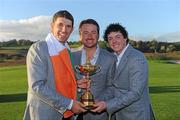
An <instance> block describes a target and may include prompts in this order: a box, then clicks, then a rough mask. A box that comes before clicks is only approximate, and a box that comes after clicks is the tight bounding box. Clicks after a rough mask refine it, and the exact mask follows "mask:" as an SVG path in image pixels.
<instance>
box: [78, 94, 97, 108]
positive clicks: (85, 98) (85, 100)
mask: <svg viewBox="0 0 180 120" xmlns="http://www.w3.org/2000/svg"><path fill="white" fill-rule="evenodd" d="M81 103H82V104H83V105H84V106H85V107H84V108H85V109H86V110H92V109H94V108H95V107H94V99H93V95H92V93H91V92H90V91H86V92H84V94H83V95H82V96H81Z"/></svg>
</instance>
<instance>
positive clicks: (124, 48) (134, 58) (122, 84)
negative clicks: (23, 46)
mask: <svg viewBox="0 0 180 120" xmlns="http://www.w3.org/2000/svg"><path fill="white" fill-rule="evenodd" d="M104 39H105V40H106V41H107V42H108V44H109V46H110V48H111V49H112V50H113V51H114V54H115V55H116V57H117V62H116V71H115V75H114V78H113V79H111V81H110V82H109V83H110V85H109V87H108V89H107V90H106V92H104V94H102V96H101V99H104V101H100V102H97V103H96V105H95V106H96V109H94V110H92V111H93V112H101V111H103V110H105V109H106V110H107V112H108V113H109V114H115V117H116V120H135V119H136V120H153V119H154V116H153V111H152V108H151V103H150V98H149V89H148V64H147V60H146V58H145V56H144V55H143V53H142V52H140V51H138V50H136V49H134V48H133V47H132V46H131V45H130V44H129V43H128V41H129V39H128V33H127V31H126V30H125V28H124V27H123V26H121V25H120V24H118V23H114V24H110V25H109V26H108V27H107V28H106V30H105V34H104Z"/></svg>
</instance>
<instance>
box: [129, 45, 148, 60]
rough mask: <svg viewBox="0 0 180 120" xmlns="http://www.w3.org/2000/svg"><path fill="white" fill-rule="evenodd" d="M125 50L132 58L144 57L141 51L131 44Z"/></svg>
mask: <svg viewBox="0 0 180 120" xmlns="http://www.w3.org/2000/svg"><path fill="white" fill-rule="evenodd" d="M127 51H128V53H129V55H128V56H130V57H132V58H144V57H145V56H144V53H143V52H141V51H139V50H137V49H135V48H133V47H132V46H131V45H130V46H129V48H128V50H127Z"/></svg>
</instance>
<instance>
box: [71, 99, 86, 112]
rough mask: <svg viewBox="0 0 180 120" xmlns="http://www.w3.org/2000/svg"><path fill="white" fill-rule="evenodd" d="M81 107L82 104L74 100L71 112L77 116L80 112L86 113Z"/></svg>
mask: <svg viewBox="0 0 180 120" xmlns="http://www.w3.org/2000/svg"><path fill="white" fill-rule="evenodd" d="M83 107H84V105H83V104H82V103H80V102H78V101H75V100H74V101H73V106H72V109H71V111H72V112H74V113H76V114H79V113H81V112H86V110H85V109H84V108H83Z"/></svg>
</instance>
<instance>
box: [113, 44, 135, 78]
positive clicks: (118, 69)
mask: <svg viewBox="0 0 180 120" xmlns="http://www.w3.org/2000/svg"><path fill="white" fill-rule="evenodd" d="M131 49H132V46H131V45H129V47H128V48H127V49H126V51H125V53H124V55H123V56H122V58H121V61H120V63H119V65H118V66H117V67H116V71H115V77H114V78H115V80H116V79H117V77H118V76H119V74H120V73H121V72H122V70H123V69H124V67H125V66H126V64H127V61H128V55H129V53H130V51H131Z"/></svg>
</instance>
